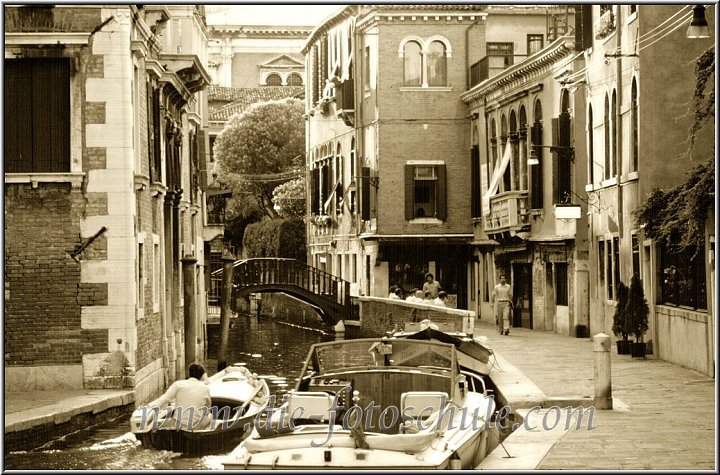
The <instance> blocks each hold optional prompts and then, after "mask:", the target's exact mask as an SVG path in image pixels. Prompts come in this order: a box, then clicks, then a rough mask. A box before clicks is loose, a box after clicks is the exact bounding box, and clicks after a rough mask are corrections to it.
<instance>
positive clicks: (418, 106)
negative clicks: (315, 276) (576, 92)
mask: <svg viewBox="0 0 720 475" xmlns="http://www.w3.org/2000/svg"><path fill="white" fill-rule="evenodd" d="M547 19H548V9H546V8H544V7H543V8H537V7H502V6H501V7H490V6H484V5H477V6H476V5H442V6H437V5H436V6H431V5H402V6H391V5H375V6H350V7H347V8H344V9H342V10H341V11H339V12H338V13H337V14H336V15H335V16H333V17H331V18H329V19H328V20H327V21H326V22H324V23H322V24H321V25H319V26H318V27H317V28H316V29H315V30H314V31H313V33H312V34H311V35H310V37H309V38H308V41H307V43H306V45H305V47H304V49H303V53H304V54H305V57H306V69H307V75H308V77H307V84H306V101H307V106H306V108H307V129H306V130H307V135H306V136H307V139H306V142H307V147H308V150H307V169H308V183H309V185H310V186H309V193H308V218H309V219H308V228H307V235H308V248H309V250H310V252H309V256H308V262H309V263H310V264H311V265H314V266H315V267H319V268H321V269H324V270H326V271H328V272H331V273H332V274H334V275H336V276H339V277H342V278H343V279H345V280H348V281H349V282H351V292H352V293H353V294H355V295H366V296H379V297H386V296H387V294H388V288H389V287H390V286H391V285H400V286H402V287H403V288H404V289H405V290H406V291H410V290H412V289H413V288H415V287H422V284H423V282H424V275H425V274H426V273H428V272H430V273H432V274H434V277H435V278H436V280H438V281H440V283H441V285H442V286H443V288H444V289H445V290H446V291H447V292H448V293H449V294H451V296H452V300H453V301H455V302H456V305H457V306H458V308H473V309H474V305H475V295H474V293H472V292H471V290H470V289H471V287H472V283H471V279H472V275H471V272H470V270H471V268H472V266H471V262H472V246H471V241H472V240H473V228H472V221H471V216H470V209H469V207H468V205H467V202H468V197H469V196H470V188H471V178H470V160H469V150H470V137H469V135H468V133H467V131H468V128H469V125H470V118H469V116H468V108H467V106H466V104H464V103H463V102H462V100H461V99H460V98H461V95H462V94H463V93H465V92H466V91H467V90H468V89H469V88H470V87H471V84H473V82H477V81H479V80H481V79H480V78H483V77H485V78H487V77H489V76H491V75H495V74H497V73H498V72H499V71H501V70H502V69H504V68H505V67H507V66H508V65H511V64H513V62H514V61H515V57H516V56H520V57H523V56H525V55H527V52H528V47H529V44H530V43H531V42H530V41H528V40H529V38H528V35H535V36H541V37H542V38H545V37H546V36H545V35H546V31H547ZM510 25H515V26H514V27H513V28H511V27H510ZM491 32H492V35H494V36H491ZM534 47H535V46H530V48H534ZM488 56H490V58H489V59H486V57H488ZM483 60H485V61H483ZM496 60H499V61H496ZM473 292H474V291H473Z"/></svg>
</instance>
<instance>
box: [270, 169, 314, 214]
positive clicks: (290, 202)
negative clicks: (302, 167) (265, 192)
mask: <svg viewBox="0 0 720 475" xmlns="http://www.w3.org/2000/svg"><path fill="white" fill-rule="evenodd" d="M306 189H307V184H306V183H305V177H304V176H302V177H299V178H295V179H294V180H290V181H288V182H285V183H283V184H282V185H280V186H278V187H277V188H275V190H273V203H275V206H276V207H277V212H278V214H279V215H280V216H281V217H283V218H292V217H296V218H301V217H303V216H305V191H306Z"/></svg>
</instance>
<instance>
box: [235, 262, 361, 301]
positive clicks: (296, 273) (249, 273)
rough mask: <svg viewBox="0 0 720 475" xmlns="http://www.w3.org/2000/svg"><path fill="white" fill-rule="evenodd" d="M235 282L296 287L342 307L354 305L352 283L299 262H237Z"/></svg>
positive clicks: (238, 285)
mask: <svg viewBox="0 0 720 475" xmlns="http://www.w3.org/2000/svg"><path fill="white" fill-rule="evenodd" d="M233 280H234V283H235V285H236V286H237V287H238V288H243V287H250V286H253V285H272V284H277V285H296V286H298V287H302V288H304V289H305V290H308V291H310V292H312V293H314V294H317V295H321V296H323V297H325V298H327V299H330V300H333V301H335V302H337V303H338V304H340V305H343V306H347V305H349V304H350V283H349V282H347V281H345V280H343V279H340V278H339V277H336V276H334V275H332V274H330V273H328V272H325V271H323V270H320V269H317V268H315V267H311V266H309V265H307V264H305V263H304V262H300V261H298V260H295V259H278V258H254V259H245V260H241V261H237V262H236V263H235V268H234V271H233Z"/></svg>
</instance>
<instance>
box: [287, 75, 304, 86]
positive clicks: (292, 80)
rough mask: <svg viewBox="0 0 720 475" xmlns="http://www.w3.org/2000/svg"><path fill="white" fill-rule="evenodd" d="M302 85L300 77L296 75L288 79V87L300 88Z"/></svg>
mask: <svg viewBox="0 0 720 475" xmlns="http://www.w3.org/2000/svg"><path fill="white" fill-rule="evenodd" d="M302 85H303V80H302V76H300V75H299V74H297V73H292V74H290V76H289V77H288V86H302Z"/></svg>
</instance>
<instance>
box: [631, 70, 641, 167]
mask: <svg viewBox="0 0 720 475" xmlns="http://www.w3.org/2000/svg"><path fill="white" fill-rule="evenodd" d="M630 122H631V124H632V125H631V127H632V135H631V138H632V149H631V153H632V168H631V169H630V171H631V172H636V171H637V170H638V162H639V158H640V155H639V143H638V139H639V137H638V97H637V82H636V81H635V79H634V78H633V82H632V88H631V90H630Z"/></svg>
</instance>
